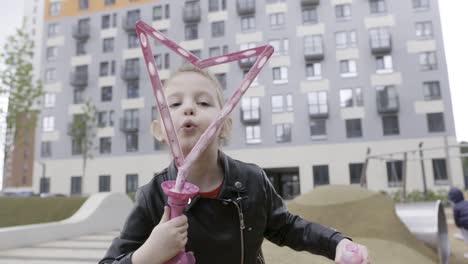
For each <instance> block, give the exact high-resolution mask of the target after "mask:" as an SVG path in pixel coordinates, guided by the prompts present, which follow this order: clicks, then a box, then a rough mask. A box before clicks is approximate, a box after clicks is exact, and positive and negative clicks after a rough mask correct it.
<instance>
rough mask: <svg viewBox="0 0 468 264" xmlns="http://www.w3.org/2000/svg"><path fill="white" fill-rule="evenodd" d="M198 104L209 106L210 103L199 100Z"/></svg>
mask: <svg viewBox="0 0 468 264" xmlns="http://www.w3.org/2000/svg"><path fill="white" fill-rule="evenodd" d="M198 104H199V105H201V106H210V104H209V103H207V102H199V103H198Z"/></svg>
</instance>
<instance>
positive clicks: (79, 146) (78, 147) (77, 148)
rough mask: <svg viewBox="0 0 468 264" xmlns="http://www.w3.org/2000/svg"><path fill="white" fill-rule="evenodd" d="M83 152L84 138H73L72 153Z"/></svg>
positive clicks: (78, 153)
mask: <svg viewBox="0 0 468 264" xmlns="http://www.w3.org/2000/svg"><path fill="white" fill-rule="evenodd" d="M80 154H83V139H81V138H72V155H80Z"/></svg>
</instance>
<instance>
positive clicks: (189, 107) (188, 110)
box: [184, 104, 195, 115]
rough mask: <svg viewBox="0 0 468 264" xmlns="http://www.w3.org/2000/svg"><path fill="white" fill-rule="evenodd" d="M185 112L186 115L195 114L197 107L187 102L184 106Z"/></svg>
mask: <svg viewBox="0 0 468 264" xmlns="http://www.w3.org/2000/svg"><path fill="white" fill-rule="evenodd" d="M184 114H185V115H194V114H195V109H194V107H193V105H192V104H187V105H186V106H185V108H184Z"/></svg>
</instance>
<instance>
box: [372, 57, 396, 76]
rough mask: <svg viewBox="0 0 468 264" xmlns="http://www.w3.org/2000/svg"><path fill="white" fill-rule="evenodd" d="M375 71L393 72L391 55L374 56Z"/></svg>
mask: <svg viewBox="0 0 468 264" xmlns="http://www.w3.org/2000/svg"><path fill="white" fill-rule="evenodd" d="M375 64H376V73H379V74H380V73H391V72H393V60H392V55H383V56H376V57H375Z"/></svg>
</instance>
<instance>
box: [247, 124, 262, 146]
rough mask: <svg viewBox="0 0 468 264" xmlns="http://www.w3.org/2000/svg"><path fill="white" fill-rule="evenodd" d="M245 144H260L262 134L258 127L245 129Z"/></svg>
mask: <svg viewBox="0 0 468 264" xmlns="http://www.w3.org/2000/svg"><path fill="white" fill-rule="evenodd" d="M245 142H246V143H247V144H259V143H262V134H261V130H260V126H259V125H255V126H246V127H245Z"/></svg>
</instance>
